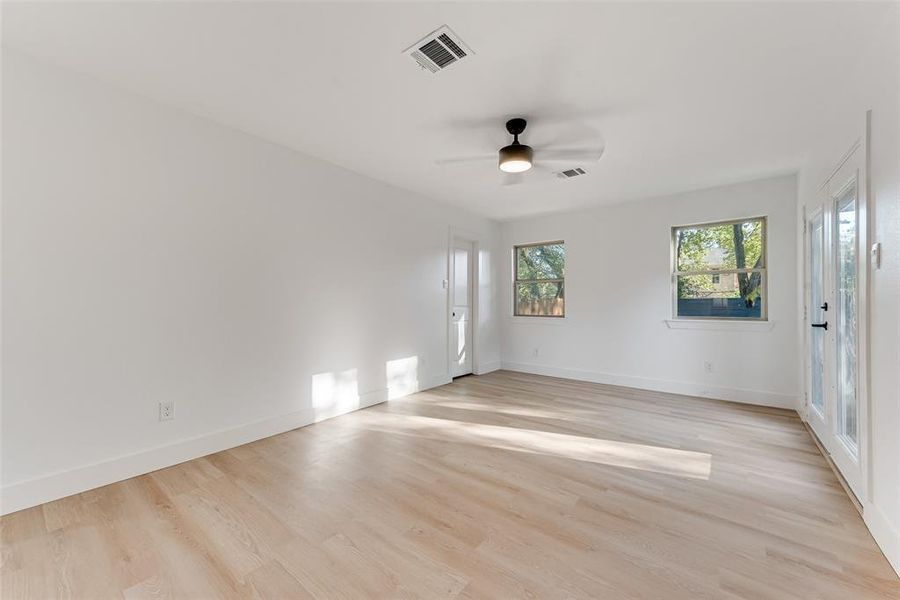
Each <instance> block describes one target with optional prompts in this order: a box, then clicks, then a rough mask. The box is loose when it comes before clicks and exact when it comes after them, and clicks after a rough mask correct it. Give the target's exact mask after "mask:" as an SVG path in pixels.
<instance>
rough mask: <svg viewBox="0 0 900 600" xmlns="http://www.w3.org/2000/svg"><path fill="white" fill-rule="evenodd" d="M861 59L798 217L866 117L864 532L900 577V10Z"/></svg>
mask: <svg viewBox="0 0 900 600" xmlns="http://www.w3.org/2000/svg"><path fill="white" fill-rule="evenodd" d="M860 55H861V58H860V61H859V64H858V65H857V68H856V69H854V70H853V71H852V72H849V73H836V74H835V76H836V81H839V82H840V84H839V85H840V86H841V88H842V89H843V90H844V92H845V93H844V94H843V95H841V96H839V98H841V99H842V100H843V101H842V102H841V103H839V104H836V105H835V106H834V107H833V108H834V110H833V117H832V119H831V123H832V127H831V128H830V130H829V131H827V132H824V133H825V134H827V139H826V141H825V142H824V143H822V144H821V145H820V146H819V147H818V148H816V149H815V151H814V152H813V154H812V155H811V156H810V159H809V163H808V165H807V167H806V168H805V169H804V170H803V171H802V177H801V179H800V193H799V210H800V211H801V214H802V210H803V206H804V205H806V204H812V203H813V202H815V201H816V198H817V193H818V188H819V186H820V185H821V184H822V182H823V181H824V180H825V178H826V177H827V175H828V173H829V172H830V171H831V169H832V168H833V167H834V166H835V164H836V163H837V161H838V160H839V159H840V158H841V156H842V155H843V154H844V153H845V152H846V151H847V150H848V149H849V148H850V146H851V144H852V143H853V141H854V140H856V139H857V138H859V137H862V136H864V133H865V112H866V111H867V110H871V111H872V127H871V138H870V148H869V162H870V170H869V192H870V195H869V206H870V218H871V222H870V224H871V226H872V236H871V240H870V241H871V242H873V243H874V242H881V244H882V264H881V268H880V269H878V270H874V269H873V268H872V266H871V265H870V270H869V286H870V287H869V317H870V322H869V357H870V363H869V402H870V411H869V415H870V439H869V442H870V457H869V460H870V465H869V466H870V469H869V470H870V473H869V486H868V487H869V498H862V499H861V501H862V502H863V507H864V513H865V514H864V516H865V520H866V523H867V524H868V525H869V529H870V530H871V531H872V533H873V535H874V536H875V539H876V540H877V541H878V543H879V545H880V546H881V548H882V550H884V552H885V555H886V556H887V557H888V559H889V560H890V561H891V564H892V565H893V566H894V569H896V570H897V571H898V573H900V5H897V4H895V5H893V6H892V7H891V12H890V17H889V18H886V19H885V20H884V22H883V23H882V27H881V29H879V30H875V31H872V32H871V36H870V44H869V46H868V47H867V48H865V49H864V50H863V51H862V52H860ZM800 225H801V226H802V223H800Z"/></svg>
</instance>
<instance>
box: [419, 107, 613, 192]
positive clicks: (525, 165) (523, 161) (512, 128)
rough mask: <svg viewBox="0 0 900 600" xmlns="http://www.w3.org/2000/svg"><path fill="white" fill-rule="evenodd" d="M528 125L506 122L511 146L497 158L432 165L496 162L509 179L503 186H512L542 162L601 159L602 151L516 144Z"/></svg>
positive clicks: (520, 120) (448, 160)
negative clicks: (509, 176)
mask: <svg viewBox="0 0 900 600" xmlns="http://www.w3.org/2000/svg"><path fill="white" fill-rule="evenodd" d="M527 125H528V122H527V121H526V120H525V119H523V118H521V117H517V118H515V119H510V120H509V121H507V122H506V131H507V132H509V134H510V135H511V136H513V141H512V143H511V144H509V145H506V146H503V147H502V148H500V150H499V151H498V154H496V155H494V154H490V155H480V156H463V157H457V158H445V159H439V160H436V161H435V164H438V165H441V166H443V165H453V164H461V163H470V162H486V161H487V160H497V166H498V167H499V169H500V170H501V171H503V172H504V173H506V174H508V175H512V178H508V179H507V180H506V181H505V182H504V185H514V184H516V183H521V182H522V179H521V174H522V173H524V172H526V171H528V170H530V169H532V168H533V167H537V168H541V167H542V165H543V163H545V162H560V161H564V162H569V163H571V162H573V161H576V162H592V161H593V162H595V161H598V160H600V157H601V156H602V155H603V148H602V147H601V148H600V149H597V150H591V149H588V150H584V149H581V150H579V149H568V148H543V147H538V148H537V149H535V148H532V147H531V146H528V145H526V144H523V143H521V142H519V136H520V135H522V133H523V132H524V131H525V127H526V126H527ZM535 155H537V163H535Z"/></svg>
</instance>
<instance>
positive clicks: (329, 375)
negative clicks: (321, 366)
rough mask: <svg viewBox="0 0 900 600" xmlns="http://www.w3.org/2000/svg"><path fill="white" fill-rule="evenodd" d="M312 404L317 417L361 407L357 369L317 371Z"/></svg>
mask: <svg viewBox="0 0 900 600" xmlns="http://www.w3.org/2000/svg"><path fill="white" fill-rule="evenodd" d="M312 406H313V410H315V412H316V417H320V416H325V415H327V414H339V413H342V412H347V411H350V410H354V409H357V408H359V384H358V381H357V374H356V369H347V370H346V371H330V372H326V373H317V374H315V375H313V377H312Z"/></svg>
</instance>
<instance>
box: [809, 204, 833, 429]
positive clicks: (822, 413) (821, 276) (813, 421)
mask: <svg viewBox="0 0 900 600" xmlns="http://www.w3.org/2000/svg"><path fill="white" fill-rule="evenodd" d="M825 222H826V219H825V209H824V207H823V206H819V207H817V208H816V209H815V210H814V211H813V213H812V216H811V217H810V218H809V220H808V221H807V226H806V231H807V254H806V256H807V268H806V272H807V275H808V305H807V309H806V315H807V320H808V322H809V326H810V329H809V331H808V333H807V336H808V337H807V345H806V346H807V350H808V353H809V354H808V357H807V365H808V384H807V388H806V389H807V398H808V401H809V407H808V420H809V424H810V426H812V428H813V430H814V431H815V432H816V435H818V436H819V438H820V439H821V438H824V437H825V436H827V435H828V416H827V413H826V406H827V402H826V395H827V394H828V393H829V392H830V388H829V382H828V380H827V379H826V373H827V372H826V363H827V361H826V358H825V353H826V349H827V348H828V340H827V339H826V338H828V316H829V313H828V307H829V305H828V300H827V297H828V293H827V291H828V287H827V284H826V282H825V278H826V269H825V262H826V258H825V254H826V248H827V245H826V243H825V239H826V236H825Z"/></svg>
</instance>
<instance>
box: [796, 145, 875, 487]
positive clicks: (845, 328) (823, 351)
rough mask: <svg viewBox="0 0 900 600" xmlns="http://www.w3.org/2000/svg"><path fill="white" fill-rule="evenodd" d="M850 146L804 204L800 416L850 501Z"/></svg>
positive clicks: (857, 365)
mask: <svg viewBox="0 0 900 600" xmlns="http://www.w3.org/2000/svg"><path fill="white" fill-rule="evenodd" d="M864 164H865V163H864V160H863V150H862V148H861V147H857V148H856V149H855V150H853V151H852V152H851V153H850V154H849V155H848V157H847V158H846V159H845V161H844V162H842V164H841V166H840V167H839V168H838V169H837V170H836V171H835V173H834V174H833V175H832V176H831V177H830V178H829V180H828V181H827V182H826V184H825V185H824V186H823V188H822V194H821V204H820V205H818V206H814V207H807V214H808V215H809V217H808V221H807V228H806V229H807V244H806V250H807V252H806V255H807V260H806V265H807V273H808V280H807V283H808V290H807V310H806V315H807V340H806V347H807V353H808V354H807V363H808V385H807V399H808V410H807V419H808V421H809V424H810V426H811V427H812V428H813V431H815V432H816V435H817V436H818V437H819V440H820V441H821V442H822V444H823V445H824V446H825V449H826V450H827V451H828V453H829V454H830V455H831V459H832V460H833V461H834V463H835V465H836V466H837V468H838V470H840V472H841V474H842V475H843V476H844V479H845V480H846V481H847V484H848V485H849V486H850V488H851V489H852V490H853V492H854V493H855V494H856V496H857V498H859V499H860V500H864V499H865V498H866V477H865V472H866V452H867V435H866V433H867V424H868V414H867V403H866V401H865V399H866V387H865V376H864V373H865V358H866V356H865V347H866V338H865V334H866V328H865V322H866V321H865V319H866V312H865V304H866V297H865V289H866V270H867V264H868V263H867V258H868V255H867V253H866V251H865V247H866V228H865V222H866V216H865V215H866V211H865V179H864V178H865V171H864V168H863V165H864Z"/></svg>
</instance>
